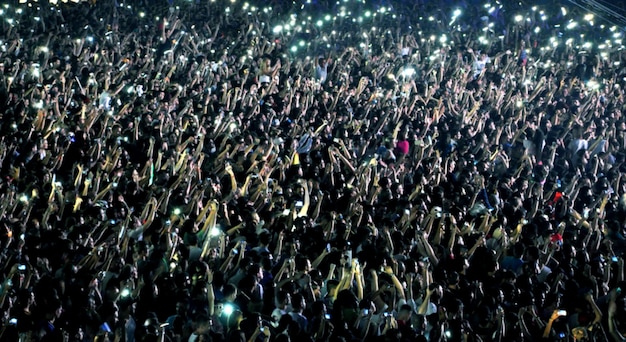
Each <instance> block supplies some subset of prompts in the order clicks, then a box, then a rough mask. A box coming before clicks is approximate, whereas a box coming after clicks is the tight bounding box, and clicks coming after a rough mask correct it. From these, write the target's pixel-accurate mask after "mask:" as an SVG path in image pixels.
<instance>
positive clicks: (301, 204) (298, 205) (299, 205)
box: [296, 201, 304, 208]
mask: <svg viewBox="0 0 626 342" xmlns="http://www.w3.org/2000/svg"><path fill="white" fill-rule="evenodd" d="M303 206H304V203H303V202H302V201H297V202H296V208H302V207H303Z"/></svg>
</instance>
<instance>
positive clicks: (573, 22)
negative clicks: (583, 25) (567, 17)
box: [565, 21, 578, 30]
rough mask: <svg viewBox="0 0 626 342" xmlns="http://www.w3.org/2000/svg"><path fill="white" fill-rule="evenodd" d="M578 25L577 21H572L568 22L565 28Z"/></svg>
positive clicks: (569, 28)
mask: <svg viewBox="0 0 626 342" xmlns="http://www.w3.org/2000/svg"><path fill="white" fill-rule="evenodd" d="M576 26H578V23H577V22H575V21H571V22H569V23H568V24H567V26H565V28H567V29H568V30H571V29H573V28H574V27H576Z"/></svg>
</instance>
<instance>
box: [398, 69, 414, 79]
mask: <svg viewBox="0 0 626 342" xmlns="http://www.w3.org/2000/svg"><path fill="white" fill-rule="evenodd" d="M400 74H401V75H402V77H405V78H406V77H412V76H413V75H415V69H413V68H411V67H408V68H404V69H402V72H401V73H400Z"/></svg>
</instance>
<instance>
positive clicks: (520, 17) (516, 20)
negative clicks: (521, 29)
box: [513, 14, 524, 23]
mask: <svg viewBox="0 0 626 342" xmlns="http://www.w3.org/2000/svg"><path fill="white" fill-rule="evenodd" d="M513 20H515V22H516V23H519V22H520V21H522V20H524V17H523V16H521V15H519V14H518V15H516V16H515V17H514V18H513Z"/></svg>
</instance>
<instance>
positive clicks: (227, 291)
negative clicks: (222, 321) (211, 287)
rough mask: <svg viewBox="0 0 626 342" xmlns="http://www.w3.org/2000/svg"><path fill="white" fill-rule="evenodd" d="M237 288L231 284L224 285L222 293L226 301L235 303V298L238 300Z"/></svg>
mask: <svg viewBox="0 0 626 342" xmlns="http://www.w3.org/2000/svg"><path fill="white" fill-rule="evenodd" d="M237 292H238V291H237V287H235V285H233V284H231V283H227V284H225V285H224V289H223V290H222V293H223V294H224V301H226V302H233V301H234V300H235V298H237Z"/></svg>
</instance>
